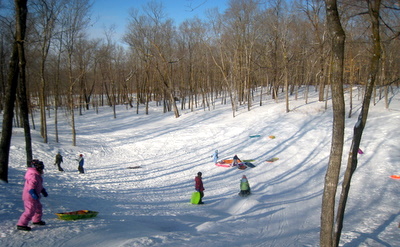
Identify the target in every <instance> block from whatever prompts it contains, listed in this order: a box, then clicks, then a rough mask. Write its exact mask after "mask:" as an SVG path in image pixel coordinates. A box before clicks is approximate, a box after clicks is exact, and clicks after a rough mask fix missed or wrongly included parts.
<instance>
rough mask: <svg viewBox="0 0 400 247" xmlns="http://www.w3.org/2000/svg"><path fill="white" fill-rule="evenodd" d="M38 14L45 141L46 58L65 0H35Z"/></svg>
mask: <svg viewBox="0 0 400 247" xmlns="http://www.w3.org/2000/svg"><path fill="white" fill-rule="evenodd" d="M32 6H33V11H34V12H35V15H36V30H37V32H38V33H37V37H38V39H39V40H40V43H41V49H40V54H41V56H40V91H39V106H40V119H41V121H40V122H41V127H40V133H41V135H42V137H43V141H44V142H45V143H47V142H48V140H47V121H46V107H47V103H46V101H47V100H46V98H47V94H46V88H47V83H46V73H45V68H46V60H47V57H48V54H49V49H50V45H51V42H52V39H53V36H54V30H55V27H56V21H57V18H58V16H59V14H60V12H61V11H62V8H63V6H64V1H59V0H35V1H34V2H33V4H32Z"/></svg>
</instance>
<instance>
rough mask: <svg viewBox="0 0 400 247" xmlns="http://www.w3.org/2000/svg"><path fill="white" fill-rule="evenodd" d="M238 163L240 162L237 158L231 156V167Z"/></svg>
mask: <svg viewBox="0 0 400 247" xmlns="http://www.w3.org/2000/svg"><path fill="white" fill-rule="evenodd" d="M239 162H242V161H241V160H240V159H239V157H238V156H237V155H236V154H235V156H233V161H232V165H231V166H237V165H239Z"/></svg>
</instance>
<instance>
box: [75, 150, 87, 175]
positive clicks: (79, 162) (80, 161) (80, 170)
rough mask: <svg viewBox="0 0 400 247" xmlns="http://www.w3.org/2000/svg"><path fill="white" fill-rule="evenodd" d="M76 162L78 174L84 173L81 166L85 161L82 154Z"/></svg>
mask: <svg viewBox="0 0 400 247" xmlns="http://www.w3.org/2000/svg"><path fill="white" fill-rule="evenodd" d="M76 161H78V171H79V173H85V170H84V169H83V165H84V163H85V160H84V159H83V154H80V155H79V158H78V159H77V160H76Z"/></svg>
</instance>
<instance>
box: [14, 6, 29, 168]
mask: <svg viewBox="0 0 400 247" xmlns="http://www.w3.org/2000/svg"><path fill="white" fill-rule="evenodd" d="M15 7H16V15H17V23H16V24H17V27H16V40H17V47H18V60H19V73H18V74H19V78H20V79H19V84H18V100H19V106H20V111H21V112H20V116H21V119H22V125H23V128H24V134H25V151H26V164H27V166H28V165H29V164H30V163H31V161H32V138H31V129H30V126H29V107H28V100H27V95H26V76H25V74H26V73H25V67H26V59H25V48H24V43H25V31H26V19H27V15H28V8H27V0H15Z"/></svg>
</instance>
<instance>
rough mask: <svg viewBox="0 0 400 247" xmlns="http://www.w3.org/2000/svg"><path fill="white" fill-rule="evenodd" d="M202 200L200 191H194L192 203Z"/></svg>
mask: <svg viewBox="0 0 400 247" xmlns="http://www.w3.org/2000/svg"><path fill="white" fill-rule="evenodd" d="M199 202H200V192H197V191H196V192H193V193H192V199H190V203H192V204H199Z"/></svg>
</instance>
